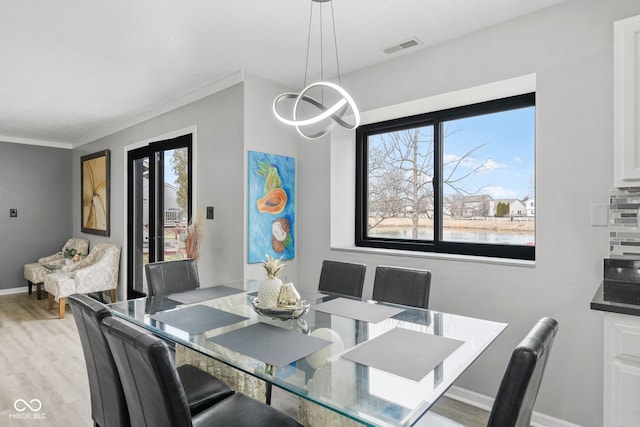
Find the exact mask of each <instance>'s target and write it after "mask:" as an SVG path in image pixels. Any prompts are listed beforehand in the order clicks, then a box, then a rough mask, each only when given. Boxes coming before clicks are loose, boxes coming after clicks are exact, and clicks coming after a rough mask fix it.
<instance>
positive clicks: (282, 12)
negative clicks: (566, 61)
mask: <svg viewBox="0 0 640 427" xmlns="http://www.w3.org/2000/svg"><path fill="white" fill-rule="evenodd" d="M561 1H564V0H535V1H532V0H334V1H333V8H334V16H335V26H336V32H337V39H338V40H337V41H338V53H339V55H340V73H341V74H342V75H345V74H346V73H348V72H350V71H354V70H357V69H359V68H363V67H366V66H369V65H372V64H375V63H379V62H382V61H386V60H389V59H392V58H393V57H394V56H397V55H402V54H407V53H409V52H414V51H416V50H417V49H420V48H424V47H425V46H428V45H432V44H436V43H439V42H442V41H444V40H447V39H451V38H454V37H458V36H460V35H463V34H467V33H470V32H473V31H476V30H479V29H481V28H483V27H487V26H490V25H493V24H496V23H498V22H502V21H505V20H508V19H511V18H514V17H517V16H520V15H525V14H528V13H531V12H533V11H535V10H538V9H542V8H544V7H548V6H550V5H553V4H556V3H560V2H561ZM310 4H311V2H310V0H231V1H224V2H223V1H219V0H182V1H178V0H109V1H101V0H56V1H51V0H19V1H16V0H0V61H1V64H2V65H1V66H0V141H8V142H25V143H36V144H41V143H45V144H48V143H53V144H51V145H54V146H56V145H57V146H66V147H71V146H77V145H80V144H83V143H86V142H90V141H92V140H94V139H96V138H99V137H102V136H105V135H108V134H110V133H113V132H115V131H117V130H120V129H122V128H123V127H126V126H127V125H131V124H134V123H136V122H139V121H140V120H142V119H144V118H148V117H151V116H153V115H154V114H157V113H159V112H162V111H166V110H167V109H170V108H172V107H175V106H177V105H179V103H180V102H181V101H180V100H188V99H193V98H196V97H198V96H201V95H203V94H206V93H212V91H215V90H216V88H219V87H222V86H224V85H225V84H228V83H229V82H233V81H235V80H239V79H240V78H241V77H239V76H241V75H242V74H241V73H242V72H246V73H251V74H254V75H258V76H261V77H264V78H267V79H269V80H272V81H275V82H278V83H281V84H283V85H286V86H289V87H293V88H295V87H300V86H302V84H303V77H304V69H305V62H304V61H305V52H306V45H307V33H308V30H309V11H310ZM323 4H324V5H325V6H322V8H323V10H324V11H328V10H329V9H326V8H327V7H328V6H327V5H328V4H329V3H323ZM315 5H316V10H317V7H319V3H315ZM315 16H317V14H316V15H315ZM324 18H325V22H329V21H327V20H326V19H327V18H328V15H327V14H326V13H325V15H324ZM312 28H313V29H314V30H316V31H315V32H317V31H318V28H319V26H318V25H315V26H313V27H312ZM325 35H326V34H325ZM412 37H417V38H418V39H420V40H421V41H422V42H423V44H422V45H420V46H418V47H415V48H412V49H408V50H406V51H404V52H399V53H395V54H391V55H389V54H386V53H384V52H383V50H384V49H385V48H387V47H389V46H391V45H395V44H397V43H400V42H403V41H406V40H407V39H410V38H412ZM325 40H326V41H325V46H327V45H330V47H331V48H333V45H332V43H333V40H332V39H325ZM314 52H315V55H314ZM327 52H328V51H325V70H326V73H327V74H331V75H333V74H335V72H336V71H335V61H333V62H331V61H330V59H332V57H331V56H329V53H331V54H333V51H332V50H331V51H330V52H329V53H327ZM319 56H320V53H319V51H318V50H315V51H313V50H312V52H311V57H312V58H319ZM309 72H310V80H315V79H317V78H319V66H314V67H312V68H310V70H309Z"/></svg>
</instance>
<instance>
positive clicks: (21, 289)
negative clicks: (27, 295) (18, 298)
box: [0, 286, 28, 295]
mask: <svg viewBox="0 0 640 427" xmlns="http://www.w3.org/2000/svg"><path fill="white" fill-rule="evenodd" d="M22 292H28V288H27V287H26V286H21V287H19V288H11V289H0V295H10V294H19V293H22Z"/></svg>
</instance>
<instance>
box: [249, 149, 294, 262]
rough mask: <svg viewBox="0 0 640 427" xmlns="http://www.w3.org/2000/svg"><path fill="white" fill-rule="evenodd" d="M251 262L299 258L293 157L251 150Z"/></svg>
mask: <svg viewBox="0 0 640 427" xmlns="http://www.w3.org/2000/svg"><path fill="white" fill-rule="evenodd" d="M248 160H249V164H248V172H249V179H248V183H249V191H248V193H247V194H248V198H249V200H248V202H249V203H248V204H249V206H248V212H249V215H248V218H249V224H248V239H249V241H248V245H247V248H248V262H249V263H258V262H261V261H262V260H265V259H266V256H267V255H269V256H272V257H274V258H280V257H282V259H285V260H286V259H293V258H294V257H295V238H294V219H295V177H296V166H295V165H296V164H295V159H294V158H293V157H287V156H280V155H276V154H268V153H259V152H257V151H249V159H248Z"/></svg>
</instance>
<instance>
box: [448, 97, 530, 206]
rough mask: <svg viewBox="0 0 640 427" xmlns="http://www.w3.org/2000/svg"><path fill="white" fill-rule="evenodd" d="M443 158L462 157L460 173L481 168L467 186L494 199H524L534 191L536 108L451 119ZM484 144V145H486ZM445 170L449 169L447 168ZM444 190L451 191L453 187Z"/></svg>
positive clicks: (465, 181) (463, 173)
mask: <svg viewBox="0 0 640 427" xmlns="http://www.w3.org/2000/svg"><path fill="white" fill-rule="evenodd" d="M446 129H447V130H446V136H445V141H444V160H445V162H446V161H447V160H452V159H460V158H462V157H463V156H464V155H465V154H466V153H468V152H469V151H471V150H472V149H474V148H475V147H478V146H481V145H482V147H481V148H479V149H478V150H476V151H474V152H473V153H471V154H470V155H469V156H467V157H466V158H465V159H464V160H462V161H461V164H460V166H459V167H458V171H457V172H456V175H457V176H461V175H465V174H466V173H468V172H469V171H471V170H473V169H475V168H478V167H479V168H480V169H479V170H478V171H477V172H475V173H474V174H472V175H471V176H469V177H468V178H466V179H465V180H464V181H463V184H461V185H463V186H464V188H465V189H466V190H468V191H475V190H476V189H478V188H482V190H481V191H480V193H482V194H488V195H490V196H491V197H493V198H494V199H512V198H515V199H523V198H525V197H526V196H528V195H530V193H531V192H532V191H533V190H534V188H533V182H534V171H535V108H534V107H529V108H521V109H518V110H511V111H505V112H501V113H494V114H487V115H483V116H476V117H471V118H467V119H460V120H454V121H450V122H448V125H447V127H446ZM483 144H485V145H483ZM445 173H446V171H445ZM445 192H447V193H450V192H451V190H450V189H448V190H447V189H446V187H445Z"/></svg>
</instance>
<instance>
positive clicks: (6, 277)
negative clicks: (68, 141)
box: [0, 142, 80, 290]
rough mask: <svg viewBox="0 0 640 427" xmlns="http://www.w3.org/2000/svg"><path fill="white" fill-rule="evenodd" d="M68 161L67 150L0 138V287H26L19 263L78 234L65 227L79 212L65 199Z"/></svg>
mask: <svg viewBox="0 0 640 427" xmlns="http://www.w3.org/2000/svg"><path fill="white" fill-rule="evenodd" d="M71 159H72V153H71V150H68V149H63V148H49V147H40V146H35V145H24V144H14V143H8V142H0V183H2V184H0V236H2V251H0V271H2V273H3V274H2V277H1V278H0V290H2V289H13V288H17V287H20V286H24V287H25V290H26V289H27V288H26V284H27V283H26V281H25V279H24V275H23V271H22V267H23V265H24V264H28V263H31V262H37V260H38V258H40V257H43V256H46V255H51V254H54V253H56V252H58V251H59V250H60V249H61V248H62V245H64V243H65V242H66V241H67V239H69V238H70V237H73V236H77V235H79V234H80V233H79V232H78V233H75V234H74V233H73V230H72V227H71V224H72V215H73V211H76V210H77V211H79V210H80V205H75V204H72V201H71V199H72V197H71V187H72V186H71ZM10 209H17V212H18V216H17V217H10V216H9V210H10Z"/></svg>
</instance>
